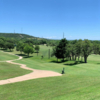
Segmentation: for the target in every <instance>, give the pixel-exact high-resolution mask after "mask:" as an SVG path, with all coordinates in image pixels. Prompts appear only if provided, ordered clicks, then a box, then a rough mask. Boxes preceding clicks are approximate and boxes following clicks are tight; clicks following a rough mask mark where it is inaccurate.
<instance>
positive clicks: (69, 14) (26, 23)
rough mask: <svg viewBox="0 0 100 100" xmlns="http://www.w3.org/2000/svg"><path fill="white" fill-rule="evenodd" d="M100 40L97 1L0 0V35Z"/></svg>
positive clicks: (99, 1)
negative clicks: (15, 34) (20, 34)
mask: <svg viewBox="0 0 100 100" xmlns="http://www.w3.org/2000/svg"><path fill="white" fill-rule="evenodd" d="M14 30H15V32H16V33H25V34H29V35H32V36H36V37H45V38H52V39H61V38H62V37H63V33H64V37H66V39H91V40H100V0H0V32H5V33H6V32H7V33H13V32H14Z"/></svg>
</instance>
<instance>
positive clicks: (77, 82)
mask: <svg viewBox="0 0 100 100" xmlns="http://www.w3.org/2000/svg"><path fill="white" fill-rule="evenodd" d="M42 47H43V46H41V52H40V54H42V53H43V52H42V50H43V49H42ZM43 48H45V49H44V50H48V48H47V47H43ZM46 48H47V49H46ZM44 50H43V51H44ZM45 52H46V51H45ZM14 53H15V52H14ZM17 54H18V52H17ZM47 54H48V53H47ZM47 54H46V55H47ZM31 56H32V57H30V58H25V57H26V56H24V58H23V59H22V60H19V61H16V62H20V63H23V64H26V65H27V66H28V67H31V68H34V69H43V70H53V71H56V72H59V73H61V71H62V69H63V67H64V68H65V74H63V75H62V76H59V77H48V78H40V79H33V80H28V81H23V82H18V83H13V84H7V85H3V86H0V98H1V100H12V99H13V100H100V56H99V55H90V56H89V57H88V63H79V62H78V63H75V61H66V62H62V63H56V59H55V58H54V57H53V58H50V59H48V55H47V56H45V57H44V59H41V55H39V56H37V54H33V55H31Z"/></svg>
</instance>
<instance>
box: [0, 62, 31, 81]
mask: <svg viewBox="0 0 100 100" xmlns="http://www.w3.org/2000/svg"><path fill="white" fill-rule="evenodd" d="M30 72H32V71H30V70H25V69H22V68H20V66H19V65H15V64H9V63H7V62H0V80H4V79H8V78H13V77H17V76H21V75H25V74H28V73H30Z"/></svg>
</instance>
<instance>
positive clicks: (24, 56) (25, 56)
mask: <svg viewBox="0 0 100 100" xmlns="http://www.w3.org/2000/svg"><path fill="white" fill-rule="evenodd" d="M16 55H18V56H22V57H23V58H31V57H33V56H27V55H25V54H16Z"/></svg>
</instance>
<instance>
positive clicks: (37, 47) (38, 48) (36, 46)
mask: <svg viewBox="0 0 100 100" xmlns="http://www.w3.org/2000/svg"><path fill="white" fill-rule="evenodd" d="M35 50H36V52H37V56H38V52H39V50H40V47H39V45H35Z"/></svg>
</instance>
